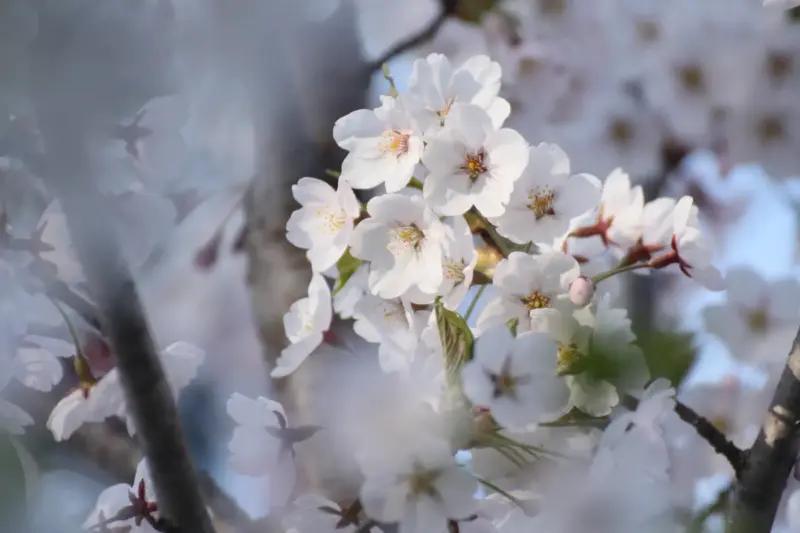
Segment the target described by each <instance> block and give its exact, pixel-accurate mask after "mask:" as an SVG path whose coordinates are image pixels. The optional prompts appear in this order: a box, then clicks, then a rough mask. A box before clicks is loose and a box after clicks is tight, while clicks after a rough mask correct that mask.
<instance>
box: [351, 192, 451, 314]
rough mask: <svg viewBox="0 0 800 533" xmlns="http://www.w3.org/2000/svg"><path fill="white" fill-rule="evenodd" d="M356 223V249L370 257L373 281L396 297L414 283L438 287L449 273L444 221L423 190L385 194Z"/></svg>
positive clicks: (376, 289) (428, 289) (383, 293)
mask: <svg viewBox="0 0 800 533" xmlns="http://www.w3.org/2000/svg"><path fill="white" fill-rule="evenodd" d="M367 212H368V213H369V218H368V219H366V220H364V221H362V222H361V223H359V224H358V226H356V230H355V232H354V234H353V239H352V244H351V246H352V249H351V251H352V254H353V255H354V256H355V257H357V258H359V259H363V260H365V261H369V262H370V273H369V287H370V291H371V292H372V293H373V294H376V295H378V296H380V297H381V298H388V299H391V298H397V297H398V296H401V295H402V294H404V293H405V292H406V291H408V290H409V289H410V288H411V287H412V286H415V285H416V286H417V287H418V288H419V290H421V291H422V292H425V293H436V291H437V290H438V289H439V286H440V285H441V283H442V280H443V279H444V275H443V246H444V239H445V227H444V225H443V224H442V222H441V221H440V220H439V218H438V217H437V216H436V215H435V214H434V213H433V211H431V210H430V208H429V207H428V206H427V205H426V204H425V201H424V200H423V199H422V196H420V195H419V194H414V193H409V194H386V195H384V196H379V197H376V198H373V199H372V200H370V201H369V203H368V204H367Z"/></svg>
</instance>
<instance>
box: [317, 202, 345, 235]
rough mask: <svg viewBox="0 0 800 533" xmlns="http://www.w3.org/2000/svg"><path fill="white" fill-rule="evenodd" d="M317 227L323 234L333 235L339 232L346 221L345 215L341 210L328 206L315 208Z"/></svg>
mask: <svg viewBox="0 0 800 533" xmlns="http://www.w3.org/2000/svg"><path fill="white" fill-rule="evenodd" d="M316 216H317V228H318V230H319V232H320V233H322V234H323V235H335V234H337V233H339V232H340V231H341V230H342V228H343V227H344V225H345V223H346V222H347V217H346V216H345V214H344V213H342V212H341V211H338V210H335V209H331V208H330V207H321V208H319V209H317V212H316Z"/></svg>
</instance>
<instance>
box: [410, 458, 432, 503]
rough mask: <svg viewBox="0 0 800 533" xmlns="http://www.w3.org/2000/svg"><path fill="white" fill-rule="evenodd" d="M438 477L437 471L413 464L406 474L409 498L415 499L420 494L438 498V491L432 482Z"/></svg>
mask: <svg viewBox="0 0 800 533" xmlns="http://www.w3.org/2000/svg"><path fill="white" fill-rule="evenodd" d="M438 478H439V471H437V470H426V469H425V468H423V467H422V466H420V465H414V469H413V471H412V472H411V474H410V475H409V476H408V485H409V493H408V496H409V498H410V499H416V498H419V497H420V496H430V497H431V498H434V499H437V498H439V497H440V496H439V491H437V490H436V487H435V486H434V483H435V482H436V480H437V479H438Z"/></svg>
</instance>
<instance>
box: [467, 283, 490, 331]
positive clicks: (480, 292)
mask: <svg viewBox="0 0 800 533" xmlns="http://www.w3.org/2000/svg"><path fill="white" fill-rule="evenodd" d="M487 286H488V285H481V286H480V288H479V289H478V292H476V293H475V297H474V298H473V299H472V301H471V302H470V304H469V307H467V312H466V313H464V322H467V321H468V320H469V317H470V316H471V315H472V312H473V311H474V310H475V305H476V304H477V303H478V300H480V299H481V296H482V295H483V291H485V290H486V287H487Z"/></svg>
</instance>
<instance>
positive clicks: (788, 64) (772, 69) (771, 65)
mask: <svg viewBox="0 0 800 533" xmlns="http://www.w3.org/2000/svg"><path fill="white" fill-rule="evenodd" d="M767 73H768V74H769V77H770V78H771V79H772V80H773V81H776V82H781V81H783V80H785V79H786V78H788V77H789V76H790V75H791V74H792V56H791V55H790V54H787V53H785V52H772V53H770V54H769V55H768V56H767Z"/></svg>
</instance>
